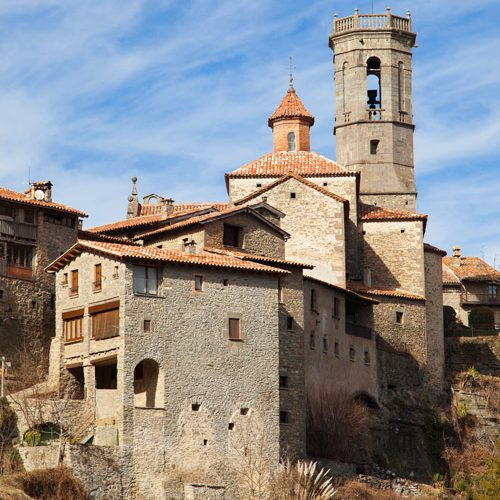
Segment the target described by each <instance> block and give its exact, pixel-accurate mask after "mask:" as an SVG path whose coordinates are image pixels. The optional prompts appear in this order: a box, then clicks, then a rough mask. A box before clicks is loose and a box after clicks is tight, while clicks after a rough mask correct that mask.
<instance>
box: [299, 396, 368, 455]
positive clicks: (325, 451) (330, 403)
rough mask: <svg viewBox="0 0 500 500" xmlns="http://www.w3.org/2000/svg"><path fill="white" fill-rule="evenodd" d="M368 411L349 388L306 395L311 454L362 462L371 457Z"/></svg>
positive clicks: (308, 442) (308, 438) (308, 449)
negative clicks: (356, 399) (351, 393)
mask: <svg viewBox="0 0 500 500" xmlns="http://www.w3.org/2000/svg"><path fill="white" fill-rule="evenodd" d="M369 423H370V418H369V412H368V409H367V408H366V407H364V406H363V405H362V404H361V403H359V402H357V401H355V400H353V399H352V397H351V396H350V395H349V394H348V393H347V392H346V391H339V390H337V391H334V390H328V389H318V390H316V391H310V392H309V396H308V398H307V452H308V454H309V455H310V456H313V457H321V458H329V459H334V460H341V461H344V462H363V461H365V460H366V459H367V458H368V456H369V449H370V437H369Z"/></svg>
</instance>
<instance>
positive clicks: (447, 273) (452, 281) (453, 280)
mask: <svg viewBox="0 0 500 500" xmlns="http://www.w3.org/2000/svg"><path fill="white" fill-rule="evenodd" d="M442 279H443V284H444V285H460V280H459V279H458V278H457V277H456V276H455V275H454V274H453V273H452V272H451V270H450V269H448V267H446V265H445V264H444V263H443V278H442Z"/></svg>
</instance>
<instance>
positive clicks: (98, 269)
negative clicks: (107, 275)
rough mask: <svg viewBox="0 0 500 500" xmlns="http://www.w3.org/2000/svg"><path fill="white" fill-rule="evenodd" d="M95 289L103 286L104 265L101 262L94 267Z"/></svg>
mask: <svg viewBox="0 0 500 500" xmlns="http://www.w3.org/2000/svg"><path fill="white" fill-rule="evenodd" d="M94 271H95V273H94V274H95V276H94V289H96V290H100V289H101V286H102V266H101V264H96V265H95V267H94Z"/></svg>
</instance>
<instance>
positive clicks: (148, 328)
mask: <svg viewBox="0 0 500 500" xmlns="http://www.w3.org/2000/svg"><path fill="white" fill-rule="evenodd" d="M143 326H144V331H145V332H150V331H151V320H150V319H145V320H144V325H143Z"/></svg>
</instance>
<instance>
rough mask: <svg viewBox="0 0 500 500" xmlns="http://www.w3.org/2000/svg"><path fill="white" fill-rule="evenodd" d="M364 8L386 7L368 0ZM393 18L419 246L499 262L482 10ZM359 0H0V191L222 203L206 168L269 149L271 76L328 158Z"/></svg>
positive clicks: (495, 68) (223, 167)
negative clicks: (423, 229) (340, 31)
mask: <svg viewBox="0 0 500 500" xmlns="http://www.w3.org/2000/svg"><path fill="white" fill-rule="evenodd" d="M374 4H375V12H383V11H384V9H385V7H386V2H381V1H380V0H375V1H374ZM390 5H391V7H392V10H393V12H394V13H396V14H404V13H405V12H406V10H407V9H408V8H409V9H410V10H411V12H412V18H413V23H414V24H413V25H414V27H415V29H416V31H417V32H418V38H417V44H418V48H417V49H415V53H414V65H413V69H414V73H413V77H414V79H413V85H414V110H413V111H414V116H415V123H416V126H417V129H416V139H415V140H416V144H415V159H416V169H415V170H416V179H417V188H418V191H419V198H418V208H419V211H421V212H424V213H428V214H429V215H430V220H429V224H428V230H427V234H426V240H427V241H429V242H431V243H433V244H435V245H438V246H441V247H443V248H445V249H447V250H448V251H449V250H450V248H451V246H452V245H454V244H459V245H461V246H462V248H463V253H464V254H469V255H473V254H475V255H480V256H483V257H485V258H486V259H487V260H488V261H489V262H490V263H493V262H494V261H495V258H496V263H497V265H500V220H499V219H500V217H499V207H500V176H499V163H500V154H499V147H500V112H499V109H500V92H499V88H500V64H499V63H498V54H499V53H500V32H499V30H498V20H499V19H500V1H499V0H460V1H459V2H457V1H456V0H403V1H401V0H393V2H392V3H391V4H390ZM354 7H359V8H360V11H361V12H370V11H371V0H360V1H357V2H352V1H347V0H342V1H340V0H339V1H324V0H317V1H315V0H300V1H299V0H286V1H278V0H275V1H272V0H251V1H248V0H246V1H241V0H219V1H213V0H212V1H209V0H203V1H201V0H200V1H196V0H194V1H185V0H184V1H181V0H178V1H171V0H126V1H124V0H86V1H84V2H71V1H69V0H66V1H62V0H59V1H56V0H2V2H0V33H2V35H1V37H0V185H2V186H5V187H10V188H12V189H16V190H21V189H24V188H25V186H26V184H27V181H28V168H31V178H32V180H33V179H46V178H50V179H51V180H52V182H53V183H54V199H55V200H57V201H61V202H64V203H67V204H69V205H71V206H74V207H77V208H81V209H83V210H85V211H87V212H88V213H89V214H90V218H89V220H88V221H86V226H87V227H89V226H90V225H96V224H100V223H105V222H109V221H110V220H115V219H119V218H122V217H123V216H124V214H125V210H126V198H127V195H128V193H129V191H130V177H131V176H132V175H137V176H138V177H139V183H138V184H139V190H140V194H141V195H145V194H148V193H150V192H156V193H159V194H162V195H165V196H167V195H168V196H172V197H173V198H174V199H175V200H176V201H204V200H208V201H212V200H213V201H216V200H225V199H226V192H225V185H224V181H223V174H224V172H226V171H229V170H232V169H234V168H237V167H238V166H240V165H241V164H244V163H246V162H247V161H250V160H252V159H254V158H256V157H257V156H260V155H261V154H264V153H266V152H269V151H270V150H271V149H272V136H271V131H270V129H269V128H268V127H267V117H268V115H269V114H270V113H272V111H273V110H274V108H275V107H276V106H277V104H278V103H279V101H280V100H281V98H282V96H283V94H284V93H285V91H286V88H287V83H288V56H289V55H292V56H293V58H294V65H295V67H296V69H295V88H296V90H297V92H298V94H299V96H300V97H301V98H302V100H303V102H304V104H305V105H306V106H307V108H308V109H309V110H310V111H311V112H312V113H313V114H314V115H315V117H316V124H315V126H314V127H313V129H312V148H313V149H314V150H316V151H318V152H320V153H321V154H324V155H325V156H328V157H330V158H335V139H334V137H333V135H332V127H333V116H334V102H333V76H332V75H333V66H332V53H331V51H330V49H329V48H328V45H327V37H328V33H329V32H330V31H331V23H332V18H333V14H334V13H338V14H339V15H340V16H347V15H350V14H352V12H353V9H354Z"/></svg>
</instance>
